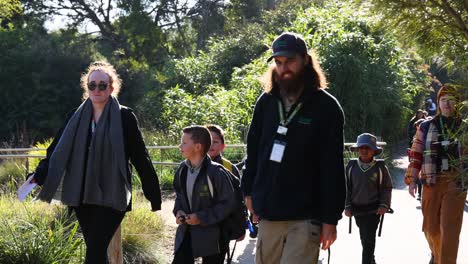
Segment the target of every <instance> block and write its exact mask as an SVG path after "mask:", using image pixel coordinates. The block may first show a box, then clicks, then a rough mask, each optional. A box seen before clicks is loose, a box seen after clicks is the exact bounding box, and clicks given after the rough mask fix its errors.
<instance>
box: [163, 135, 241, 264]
mask: <svg viewBox="0 0 468 264" xmlns="http://www.w3.org/2000/svg"><path fill="white" fill-rule="evenodd" d="M182 132H183V135H182V139H181V144H180V147H179V149H180V152H181V154H182V156H183V157H184V158H185V159H186V160H185V161H183V162H182V163H181V164H180V166H179V168H178V169H177V171H176V173H175V176H174V182H173V185H174V189H175V192H176V199H175V204H174V210H173V213H174V215H175V217H176V223H177V224H178V225H179V226H178V228H177V232H176V238H175V246H174V260H173V262H172V263H174V264H179V263H180V264H187V263H194V259H195V258H198V257H202V259H203V263H205V264H222V263H223V262H224V257H225V254H226V251H227V248H228V245H229V240H228V239H226V238H225V237H224V236H223V235H222V232H221V229H222V228H221V224H222V222H223V221H224V220H225V219H226V218H227V217H228V216H229V214H230V213H231V212H232V211H233V208H234V207H235V204H236V198H235V194H234V189H233V186H232V184H231V180H230V176H229V174H228V173H227V172H226V170H225V169H224V168H223V167H222V166H220V165H219V164H217V163H214V162H212V161H211V159H210V158H209V156H208V155H207V152H208V150H209V149H210V146H211V136H210V132H209V130H208V129H207V128H206V127H203V126H190V127H186V128H184V129H183V131H182Z"/></svg>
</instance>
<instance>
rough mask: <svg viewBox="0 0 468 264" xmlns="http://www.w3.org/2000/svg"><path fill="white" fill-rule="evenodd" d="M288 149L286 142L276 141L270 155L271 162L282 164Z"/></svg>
mask: <svg viewBox="0 0 468 264" xmlns="http://www.w3.org/2000/svg"><path fill="white" fill-rule="evenodd" d="M285 149H286V142H283V141H279V140H275V141H274V143H273V148H272V150H271V154H270V160H271V161H275V162H278V163H281V161H282V160H283V155H284V150H285Z"/></svg>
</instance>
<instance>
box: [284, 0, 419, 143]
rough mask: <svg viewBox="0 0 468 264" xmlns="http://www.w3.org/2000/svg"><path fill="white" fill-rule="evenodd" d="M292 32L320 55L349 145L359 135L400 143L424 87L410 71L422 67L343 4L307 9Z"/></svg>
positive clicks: (415, 74)
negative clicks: (415, 96) (413, 103)
mask: <svg viewBox="0 0 468 264" xmlns="http://www.w3.org/2000/svg"><path fill="white" fill-rule="evenodd" d="M292 30H293V31H296V32H299V33H302V34H303V35H304V36H305V37H306V40H307V42H308V43H309V46H310V47H314V48H316V49H317V50H318V51H319V53H320V57H321V64H322V67H323V68H324V69H325V71H326V72H327V76H328V80H329V82H330V85H329V88H330V92H331V93H332V94H334V95H335V96H336V97H337V98H338V100H339V101H340V103H341V104H342V106H343V109H344V112H345V115H346V120H347V122H346V137H347V140H350V141H353V140H354V138H355V137H356V136H357V135H358V134H360V133H362V132H370V133H374V134H376V135H379V136H382V137H383V138H384V139H396V138H398V136H400V134H401V131H403V128H404V125H405V120H406V118H405V117H407V116H408V114H409V107H410V104H411V97H412V95H413V94H414V93H417V92H418V91H419V90H420V89H421V87H422V85H423V83H424V81H425V75H424V72H423V71H418V70H415V69H414V68H413V67H414V66H415V65H417V64H418V63H421V61H418V60H417V58H414V57H413V58H412V57H410V56H409V54H405V53H404V52H403V51H402V50H400V49H399V48H398V47H397V45H396V41H395V38H394V37H393V36H392V35H391V34H388V33H386V32H385V31H384V30H383V29H382V28H381V27H379V26H378V25H376V24H375V23H373V22H372V21H370V20H368V19H365V18H364V16H362V15H361V14H360V13H356V11H355V9H352V8H350V7H349V6H348V5H346V4H335V3H330V4H327V5H326V6H325V8H318V7H312V8H309V9H307V10H305V12H303V13H302V14H300V15H299V17H298V18H297V20H296V21H295V23H294V25H293V26H292ZM402 117H403V118H402Z"/></svg>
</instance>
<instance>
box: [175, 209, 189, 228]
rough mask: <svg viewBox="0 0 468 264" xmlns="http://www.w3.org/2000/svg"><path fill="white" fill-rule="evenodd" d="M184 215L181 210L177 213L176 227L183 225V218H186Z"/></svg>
mask: <svg viewBox="0 0 468 264" xmlns="http://www.w3.org/2000/svg"><path fill="white" fill-rule="evenodd" d="M186 215H187V214H186V213H185V212H184V211H182V210H179V211H177V214H176V223H177V224H178V225H181V224H185V217H186Z"/></svg>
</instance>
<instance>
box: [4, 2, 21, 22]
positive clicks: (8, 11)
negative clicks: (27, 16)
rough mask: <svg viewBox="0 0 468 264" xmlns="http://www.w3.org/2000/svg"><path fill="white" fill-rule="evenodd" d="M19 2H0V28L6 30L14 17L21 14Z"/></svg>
mask: <svg viewBox="0 0 468 264" xmlns="http://www.w3.org/2000/svg"><path fill="white" fill-rule="evenodd" d="M22 12H23V8H22V7H21V2H20V1H19V0H0V27H3V28H6V27H8V25H9V24H10V23H11V22H12V20H13V19H14V18H15V17H18V16H20V15H21V14H22Z"/></svg>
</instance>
